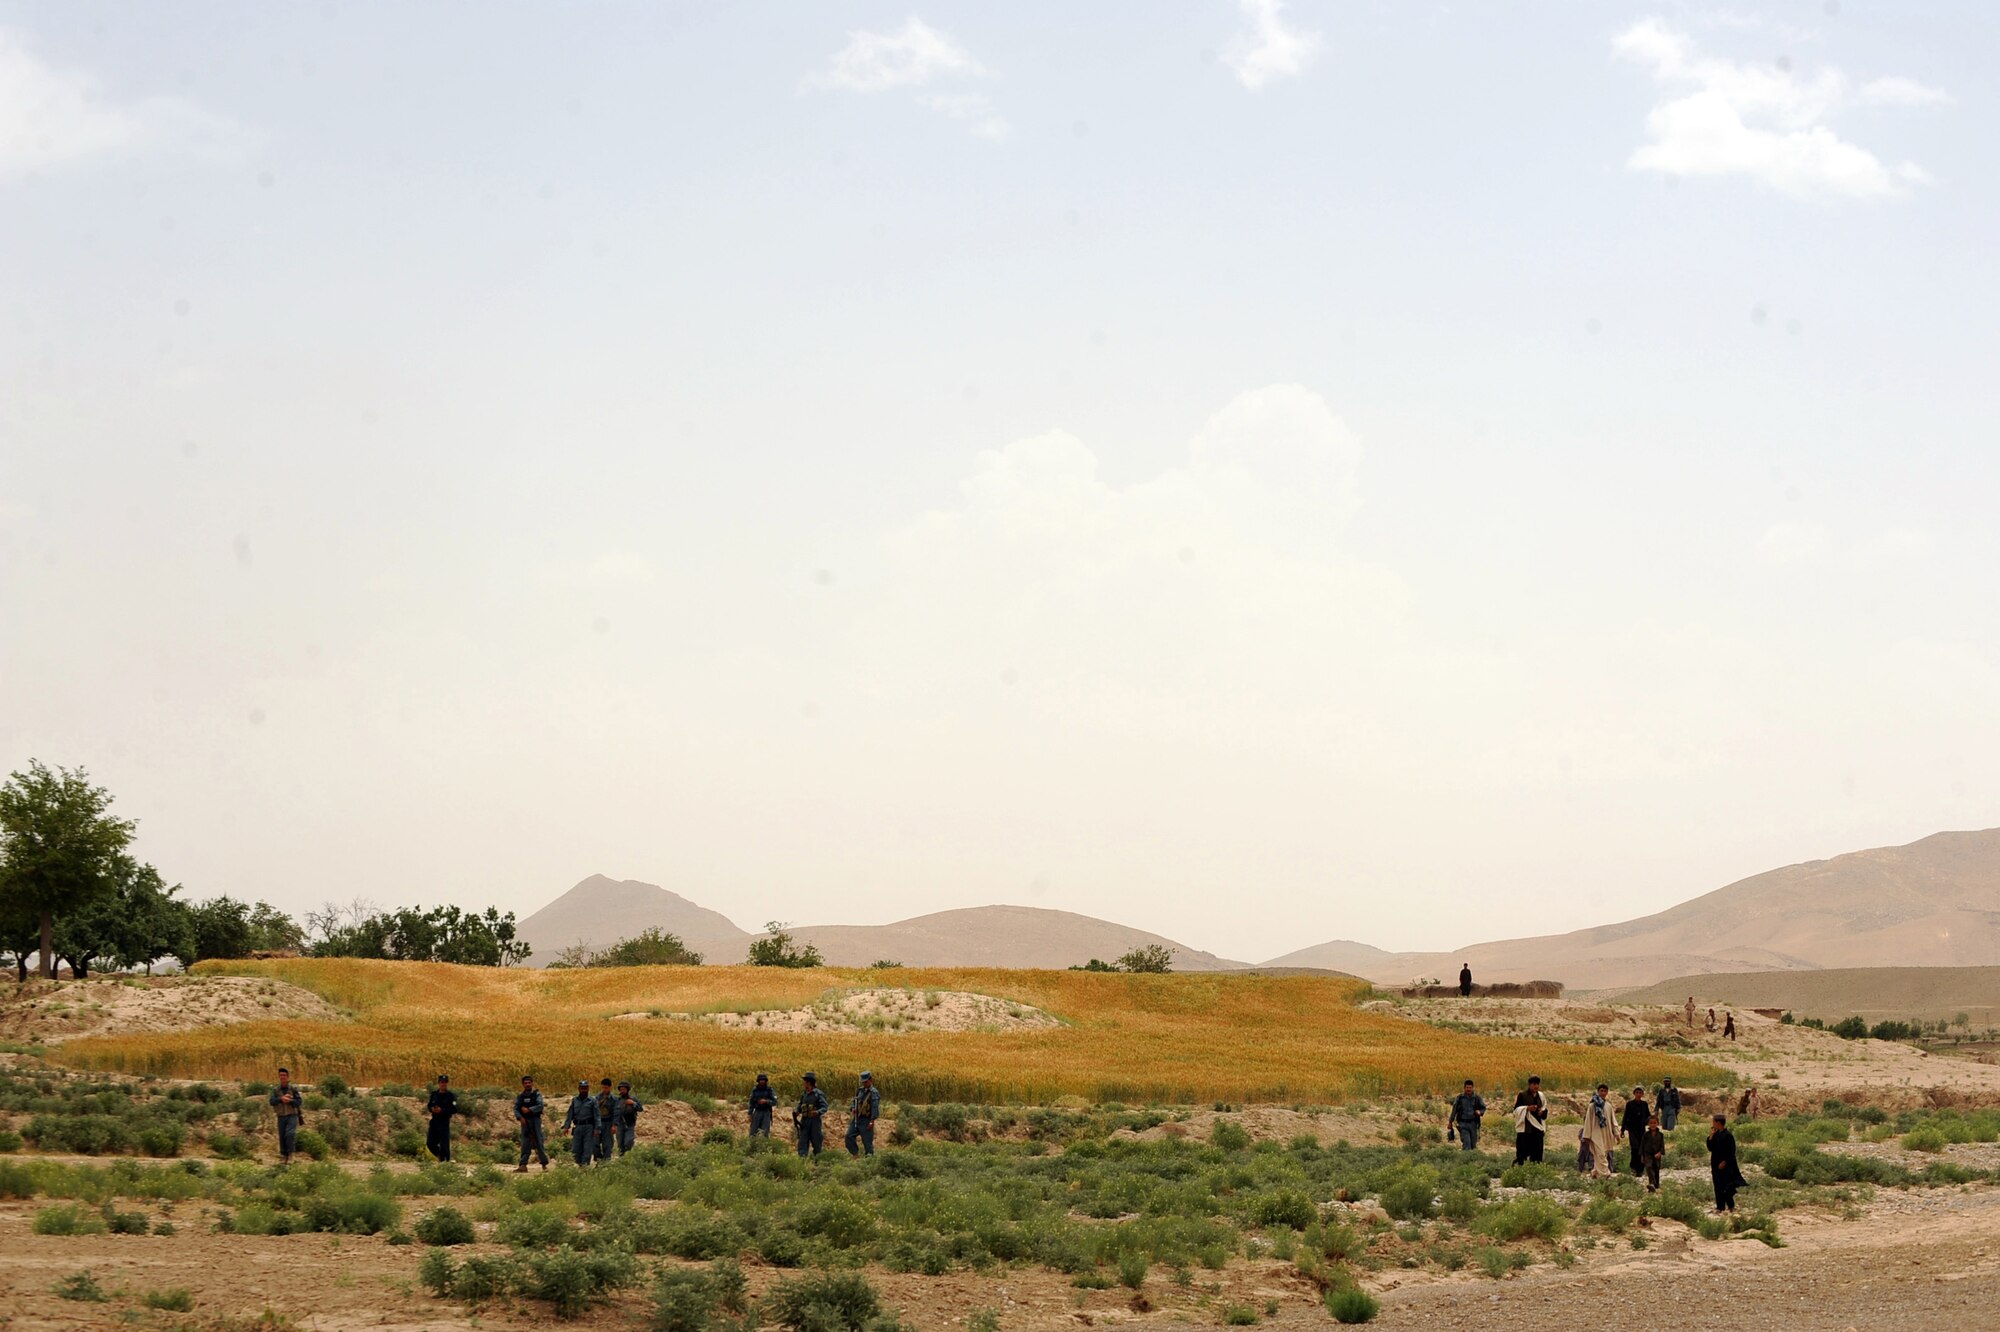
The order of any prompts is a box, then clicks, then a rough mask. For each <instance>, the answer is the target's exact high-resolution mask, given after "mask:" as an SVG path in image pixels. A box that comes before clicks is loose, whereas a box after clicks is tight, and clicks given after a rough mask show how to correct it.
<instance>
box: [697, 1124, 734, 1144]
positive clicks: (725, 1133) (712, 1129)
mask: <svg viewBox="0 0 2000 1332" xmlns="http://www.w3.org/2000/svg"><path fill="white" fill-rule="evenodd" d="M701 1140H702V1142H703V1143H704V1144H705V1145H707V1146H710V1147H734V1146H735V1145H736V1135H735V1134H734V1133H731V1132H730V1131H729V1130H728V1129H726V1128H724V1127H723V1126H722V1125H720V1124H712V1125H710V1126H709V1127H708V1129H707V1130H706V1131H704V1132H703V1133H702V1135H701Z"/></svg>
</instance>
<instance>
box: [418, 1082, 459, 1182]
mask: <svg viewBox="0 0 2000 1332" xmlns="http://www.w3.org/2000/svg"><path fill="white" fill-rule="evenodd" d="M424 1108H425V1110H427V1111H428V1112H429V1113H430V1117H431V1126H430V1130H429V1131H428V1132H427V1133H425V1134H424V1142H425V1144H426V1145H427V1146H428V1147H429V1148H430V1149H431V1155H432V1156H435V1157H436V1158H437V1159H438V1160H440V1161H449V1160H451V1117H452V1116H453V1115H455V1114H457V1113H458V1095H457V1093H455V1092H453V1091H452V1089H451V1078H450V1076H449V1075H447V1074H444V1073H440V1074H438V1080H437V1087H436V1088H435V1089H433V1090H432V1092H431V1099H430V1103H429V1104H428V1105H426V1106H425V1107H424Z"/></svg>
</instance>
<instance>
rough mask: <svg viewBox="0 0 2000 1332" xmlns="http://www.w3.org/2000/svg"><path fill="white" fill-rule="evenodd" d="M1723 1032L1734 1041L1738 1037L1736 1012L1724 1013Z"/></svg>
mask: <svg viewBox="0 0 2000 1332" xmlns="http://www.w3.org/2000/svg"><path fill="white" fill-rule="evenodd" d="M1722 1034H1723V1035H1724V1036H1727V1037H1728V1038H1729V1039H1730V1040H1732V1041H1733V1040H1735V1039H1736V1014H1734V1013H1724V1014H1723V1015H1722Z"/></svg>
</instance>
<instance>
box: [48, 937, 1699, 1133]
mask: <svg viewBox="0 0 2000 1332" xmlns="http://www.w3.org/2000/svg"><path fill="white" fill-rule="evenodd" d="M201 970H203V971H207V972H211V973H217V972H219V973H223V974H234V975H254V976H272V977H276V978H278V979H280V980H285V981H289V982H291V983H292V984H295V985H299V986H303V987H304V988H306V989H308V990H312V991H315V992H317V993H319V994H321V995H323V996H325V997H326V998H327V999H329V1000H331V1001H332V1002H334V1003H335V1004H338V1005H340V1006H341V1007H343V1008H345V1009H348V1010H350V1011H352V1012H353V1013H354V1014H355V1019H354V1021H352V1022H341V1023H325V1022H320V1023H309V1022H250V1023H242V1024H238V1025H235V1026H231V1027H227V1028H216V1029H211V1030H203V1031H192V1032H176V1033H172V1034H160V1035H146V1034H136V1035H128V1036H114V1037H99V1038H92V1039H86V1040H77V1041H71V1042H68V1043H67V1044H65V1045H64V1046H63V1047H62V1049H61V1057H62V1058H63V1059H64V1060H66V1061H69V1062H73V1063H78V1064H82V1065H85V1066H88V1067H92V1068H103V1069H117V1070H122V1071H125V1072H130V1073H141V1074H156V1075H161V1076H169V1077H235V1078H253V1077H266V1076H269V1074H270V1070H271V1069H272V1068H273V1067H275V1066H276V1065H277V1064H279V1063H287V1064H289V1066H290V1067H291V1068H292V1069H294V1070H296V1071H298V1072H299V1073H300V1074H301V1075H302V1078H303V1080H305V1081H308V1082H310V1081H312V1080H314V1079H315V1078H318V1077H322V1076H324V1075H325V1074H328V1073H339V1074H341V1075H342V1076H343V1077H346V1078H347V1079H349V1080H350V1081H353V1082H356V1083H359V1084H361V1085H369V1084H372V1083H379V1082H387V1081H397V1082H413V1083H422V1082H425V1081H428V1080H429V1079H430V1078H431V1077H432V1076H433V1075H434V1074H435V1073H437V1072H438V1071H439V1070H440V1069H443V1070H448V1071H450V1072H451V1074H452V1076H453V1078H454V1080H455V1081H456V1082H457V1083H458V1085H459V1086H462V1087H464V1086H472V1085H476V1084H488V1085H504V1084H507V1083H511V1082H512V1081H514V1080H515V1079H516V1078H518V1077H519V1076H520V1074H522V1073H524V1072H532V1073H534V1074H536V1075H537V1076H538V1077H539V1078H541V1080H542V1085H543V1086H545V1087H549V1088H556V1089H560V1088H561V1087H562V1086H563V1085H564V1083H565V1082H566V1081H567V1080H568V1079H569V1078H571V1077H573V1076H579V1075H581V1074H583V1073H589V1074H591V1075H593V1076H595V1075H598V1074H601V1073H605V1072H615V1073H616V1074H619V1075H621V1076H627V1077H631V1078H632V1079H633V1080H634V1081H635V1082H637V1083H639V1084H641V1085H644V1086H649V1087H653V1088H670V1087H684V1088H688V1089H690V1090H700V1091H708V1092H712V1093H717V1094H725V1095H732V1096H733V1095H735V1094H737V1093H740V1092H741V1091H742V1090H743V1089H744V1088H745V1087H746V1086H747V1085H748V1082H749V1077H750V1074H751V1073H753V1072H755V1071H757V1070H760V1069H762V1070H768V1071H770V1072H772V1073H774V1074H787V1075H789V1074H792V1073H796V1072H797V1071H799V1070H803V1069H807V1068H817V1069H818V1070H820V1071H821V1072H822V1074H823V1075H830V1076H828V1081H827V1084H826V1085H827V1087H828V1090H829V1091H839V1090H841V1089H843V1088H844V1087H845V1086H846V1084H848V1083H851V1082H852V1080H853V1077H854V1074H855V1071H856V1070H858V1069H861V1068H869V1067H872V1068H873V1069H874V1070H875V1072H876V1075H877V1076H878V1078H880V1079H881V1081H882V1084H883V1086H884V1088H885V1090H886V1091H887V1092H888V1094H889V1095H890V1096H891V1097H893V1098H896V1099H899V1100H909V1101H973V1102H1003V1103H1029V1104H1036V1103H1047V1102H1049V1101H1052V1100H1054V1099H1055V1098H1057V1097H1059V1096H1081V1097H1084V1098H1086V1099H1088V1100H1091V1101H1111V1100H1119V1101H1136V1102H1149V1101H1165V1102H1176V1103H1193V1102H1204V1101H1231V1102H1280V1103H1284V1102H1333V1101H1338V1100H1342V1099H1345V1098H1351V1097H1356V1096H1373V1095H1380V1094H1421V1093H1434V1092H1444V1091H1450V1090H1455V1089H1456V1088H1457V1086H1458V1084H1459V1082H1460V1081H1461V1080H1462V1079H1464V1078H1468V1077H1470V1078H1476V1079H1478V1080H1479V1082H1480V1084H1481V1085H1482V1086H1483V1087H1487V1088H1489V1089H1498V1088H1501V1087H1505V1086H1512V1085H1517V1084H1518V1083H1519V1082H1520V1081H1521V1080H1523V1079H1525V1078H1526V1077H1527V1076H1528V1074H1529V1073H1539V1074H1541V1076H1542V1078H1543V1081H1544V1082H1545V1083H1546V1084H1548V1085H1550V1086H1552V1087H1557V1088H1561V1087H1574V1086H1582V1085H1586V1084H1590V1083H1595V1082H1596V1081H1598V1080H1600V1079H1603V1080H1607V1081H1609V1082H1611V1083H1612V1084H1613V1085H1614V1086H1615V1085H1631V1084H1633V1083H1634V1082H1638V1081H1650V1080H1651V1079H1654V1078H1657V1077H1659V1076H1660V1075H1662V1074H1671V1075H1673V1076H1674V1077H1675V1078H1677V1079H1679V1080H1680V1081H1681V1082H1682V1083H1683V1084H1686V1085H1700V1084H1703V1083H1713V1082H1717V1081H1720V1080H1722V1075H1721V1074H1719V1073H1718V1072H1717V1070H1715V1069H1713V1068H1712V1067H1709V1066H1706V1065H1701V1064H1697V1063H1694V1062H1692V1061H1689V1060H1686V1059H1678V1058H1674V1057H1672V1056H1665V1055H1659V1054H1654V1053H1650V1052H1646V1051H1635V1050H1617V1049H1608V1048H1597V1047H1591V1046H1573V1045H1555V1044H1551V1043H1546V1042H1536V1041H1516V1040H1507V1039H1502V1038H1497V1037H1489V1036H1477V1035H1469V1034H1466V1033H1462V1032H1453V1031H1444V1030H1440V1029H1438V1028H1436V1027H1432V1026H1427V1025H1425V1024H1422V1023H1418V1022H1412V1021H1408V1020H1406V1019H1402V1018H1396V1017H1391V1016H1388V1015H1386V1014H1381V1013H1371V1012H1363V1011H1361V1010H1360V1009H1358V1008H1356V1007H1355V1004H1356V1002H1357V1000H1358V999H1360V998H1361V997H1363V996H1364V995H1365V994H1366V993H1367V990H1366V987H1365V986H1364V985H1363V984H1361V983H1360V982H1356V981H1348V980H1337V979H1332V978H1328V977H1317V976H1281V977H1280V976H1232V975H1228V974H1226V973H1214V972H1210V973H1188V974H1180V975H1165V976H1146V975H1115V974H1114V975H1105V974H1101V973H1089V972H1069V971H988V970H974V969H950V970H945V969H938V970H930V969H919V968H909V969H906V970H900V971H898V972H896V973H895V975H894V981H895V983H896V984H898V985H906V986H910V987H913V988H917V989H938V990H967V991H973V992H977V993H982V994H990V995H995V996H998V997H1001V998H1004V999H1010V1000H1014V1001H1017V1002H1020V1003H1023V1004H1028V1005H1032V1006H1033V1007H1035V1008H1039V1009H1042V1010H1043V1011H1045V1012H1048V1013H1050V1014H1053V1015H1054V1016H1056V1017H1057V1018H1060V1019H1061V1020H1062V1022H1063V1025H1062V1026H1061V1027H1058V1028H1053V1029H1048V1030H1042V1031H1016V1032H918V1033H914V1034H903V1035H888V1034H883V1033H875V1032H764V1031H759V1030H756V1029H754V1028H753V1029H750V1030H744V1029H740V1028H738V1029H730V1028H725V1027H719V1026H716V1025H713V1024H711V1023H706V1022H614V1021H611V1020H610V1019H611V1018H612V1016H613V1015H615V1014H619V1013H630V1012H633V1011H635V1010H638V1011H647V1010H653V1009H658V1010H663V1011H669V1012H673V1011H678V1012H690V1011H703V1010H706V1011H711V1012H712V1011H717V1010H730V1009H736V1008H744V1009H759V1008H796V1007H800V1006H802V1005H804V1004H807V1003H809V1002H811V1001H813V1000H816V999H819V998H821V997H822V996H824V995H825V994H826V993H827V992H828V990H829V988H830V987H832V988H843V987H853V988H863V987H867V986H871V985H880V984H881V983H882V982H883V980H884V976H883V973H881V972H879V971H877V972H863V971H848V970H841V969H836V968H824V969H817V970H803V971H788V970H781V969H773V968H760V967H632V968H618V969H612V970H598V971H528V970H495V969H491V968H480V967H451V966H444V965H440V964H429V963H398V962H364V961H353V960H329V961H313V960H304V959H285V960H274V961H267V962H234V963H204V964H203V966H202V967H201Z"/></svg>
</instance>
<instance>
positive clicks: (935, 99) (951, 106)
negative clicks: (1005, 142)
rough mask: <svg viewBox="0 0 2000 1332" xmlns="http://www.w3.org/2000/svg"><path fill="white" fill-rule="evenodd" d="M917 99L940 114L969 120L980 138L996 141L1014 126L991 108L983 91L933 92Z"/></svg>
mask: <svg viewBox="0 0 2000 1332" xmlns="http://www.w3.org/2000/svg"><path fill="white" fill-rule="evenodd" d="M917 100H918V101H919V102H921V103H922V104H923V105H925V106H927V107H929V108H930V109H931V110H933V111H936V112H937V113H938V114H940V115H943V116H948V117H950V118H951V119H953V120H964V121H969V122H970V123H971V126H972V132H973V133H974V134H976V135H978V136H979V137H980V138H982V139H992V140H994V141H995V142H998V141H999V140H1001V139H1004V138H1006V137H1007V136H1008V135H1009V134H1011V133H1013V128H1014V127H1013V126H1011V125H1009V124H1008V123H1007V121H1006V118H1005V117H1003V116H1001V115H999V114H998V113H996V112H995V111H994V110H993V102H992V99H990V98H988V97H987V96H986V95H985V94H984V93H934V94H931V95H929V96H925V97H919V98H918V99H917Z"/></svg>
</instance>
